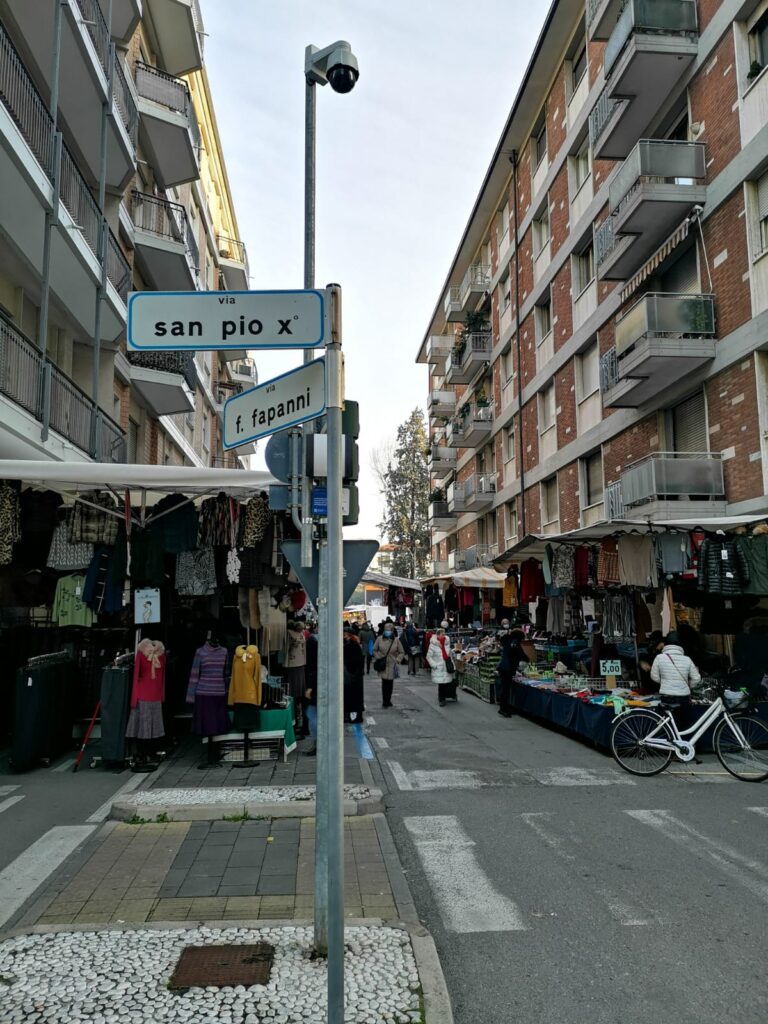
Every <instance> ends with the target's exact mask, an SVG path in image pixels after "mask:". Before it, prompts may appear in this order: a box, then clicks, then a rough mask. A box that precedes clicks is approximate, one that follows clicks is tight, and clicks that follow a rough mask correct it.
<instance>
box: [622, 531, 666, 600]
mask: <svg viewBox="0 0 768 1024" xmlns="http://www.w3.org/2000/svg"><path fill="white" fill-rule="evenodd" d="M618 551H619V582H620V583H621V584H622V585H623V586H628V587H657V586H658V585H659V575H658V571H657V568H656V552H655V550H654V547H653V538H651V537H638V536H636V535H635V534H630V533H625V534H622V536H621V537H619V543H618Z"/></svg>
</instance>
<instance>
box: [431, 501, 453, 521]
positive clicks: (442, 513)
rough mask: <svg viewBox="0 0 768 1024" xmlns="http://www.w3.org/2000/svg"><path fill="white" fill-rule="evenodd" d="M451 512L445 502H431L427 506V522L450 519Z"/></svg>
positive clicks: (451, 516)
mask: <svg viewBox="0 0 768 1024" xmlns="http://www.w3.org/2000/svg"><path fill="white" fill-rule="evenodd" d="M452 518H453V510H452V509H450V508H449V507H448V502H447V501H433V502H430V505H429V520H430V522H432V521H434V520H435V519H452Z"/></svg>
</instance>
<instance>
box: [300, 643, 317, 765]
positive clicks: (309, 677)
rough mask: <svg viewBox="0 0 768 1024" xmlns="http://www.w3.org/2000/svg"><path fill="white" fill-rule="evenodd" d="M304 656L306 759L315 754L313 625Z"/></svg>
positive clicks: (314, 652)
mask: <svg viewBox="0 0 768 1024" xmlns="http://www.w3.org/2000/svg"><path fill="white" fill-rule="evenodd" d="M306 655H307V664H306V666H305V669H306V672H305V684H306V689H305V690H304V702H303V703H304V709H305V711H306V721H307V728H308V729H309V735H310V737H311V742H310V744H309V746H308V747H307V749H306V750H305V751H304V753H305V754H306V755H307V757H314V756H315V754H316V753H317V626H316V624H315V623H312V624H310V626H309V631H308V635H307V647H306Z"/></svg>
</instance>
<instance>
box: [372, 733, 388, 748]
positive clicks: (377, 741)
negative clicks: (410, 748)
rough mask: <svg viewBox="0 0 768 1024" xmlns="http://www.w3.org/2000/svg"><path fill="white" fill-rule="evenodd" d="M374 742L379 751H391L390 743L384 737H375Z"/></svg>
mask: <svg viewBox="0 0 768 1024" xmlns="http://www.w3.org/2000/svg"><path fill="white" fill-rule="evenodd" d="M373 742H374V743H375V744H376V746H377V747H378V748H379V750H389V743H388V742H387V741H386V740H385V739H384V737H383V736H375V737H374V739H373Z"/></svg>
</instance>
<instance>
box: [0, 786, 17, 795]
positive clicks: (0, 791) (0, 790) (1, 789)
mask: <svg viewBox="0 0 768 1024" xmlns="http://www.w3.org/2000/svg"><path fill="white" fill-rule="evenodd" d="M18 788H19V787H18V786H0V796H10V795H11V793H15V792H16V790H17V789H18Z"/></svg>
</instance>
